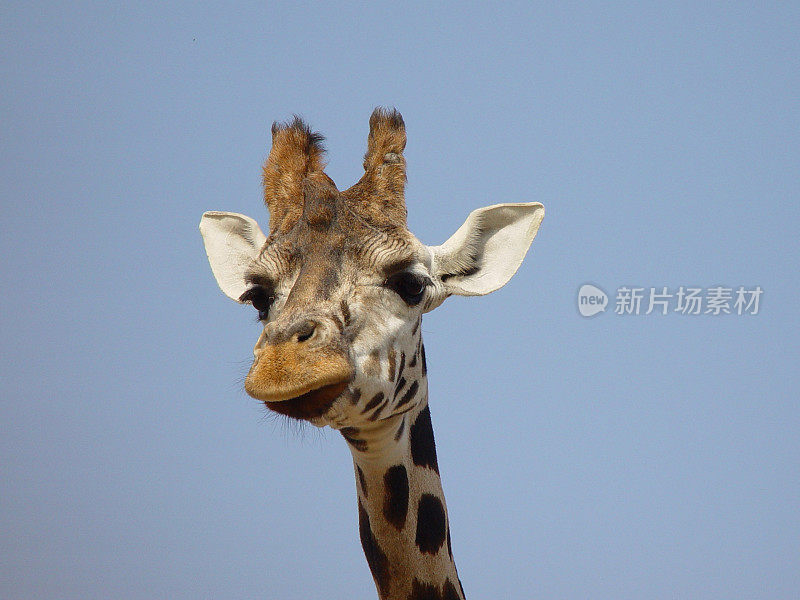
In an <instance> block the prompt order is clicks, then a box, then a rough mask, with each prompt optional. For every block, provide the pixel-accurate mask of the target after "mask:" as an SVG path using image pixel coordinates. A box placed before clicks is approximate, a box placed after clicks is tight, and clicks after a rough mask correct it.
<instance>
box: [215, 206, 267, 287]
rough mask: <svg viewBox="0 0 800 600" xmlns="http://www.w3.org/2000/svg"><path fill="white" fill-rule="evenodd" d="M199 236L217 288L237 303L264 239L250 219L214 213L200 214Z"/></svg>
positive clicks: (259, 229)
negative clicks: (201, 215) (248, 269)
mask: <svg viewBox="0 0 800 600" xmlns="http://www.w3.org/2000/svg"><path fill="white" fill-rule="evenodd" d="M200 234H201V235H202V236H203V243H204V244H205V246H206V254H207V255H208V262H209V263H210V264H211V271H212V272H213V273H214V277H216V279H217V284H218V285H219V288H220V289H221V290H222V291H223V293H224V294H225V295H226V296H227V297H228V298H231V299H232V300H236V301H237V302H239V298H240V297H241V295H242V294H244V293H245V292H246V291H247V283H246V282H245V279H244V277H245V272H246V270H247V268H248V267H249V266H250V263H251V262H252V261H253V259H254V258H256V257H257V256H258V254H259V252H261V248H262V247H263V245H264V242H265V241H266V240H267V237H266V236H265V235H264V234H263V233H262V231H261V228H260V227H259V226H258V223H256V222H255V221H254V220H253V219H251V218H250V217H246V216H245V215H240V214H237V213H229V212H216V211H212V212H207V213H203V218H202V219H200Z"/></svg>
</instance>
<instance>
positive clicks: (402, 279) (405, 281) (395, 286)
mask: <svg viewBox="0 0 800 600" xmlns="http://www.w3.org/2000/svg"><path fill="white" fill-rule="evenodd" d="M384 285H385V286H386V287H388V288H389V289H391V290H394V292H395V293H397V295H399V296H400V297H401V298H402V299H403V302H405V303H406V304H408V305H409V306H416V305H417V304H419V303H420V302H421V301H422V298H423V296H424V295H425V288H426V287H428V285H430V280H429V279H428V278H427V277H423V276H422V275H418V274H416V273H411V272H409V271H401V272H399V273H395V274H394V275H391V276H390V277H388V278H387V279H386V282H385V283H384Z"/></svg>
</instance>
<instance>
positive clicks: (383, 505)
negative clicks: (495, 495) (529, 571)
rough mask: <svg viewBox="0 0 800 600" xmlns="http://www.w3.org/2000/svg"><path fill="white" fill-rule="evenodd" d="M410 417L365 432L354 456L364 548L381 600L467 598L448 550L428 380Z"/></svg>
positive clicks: (445, 509)
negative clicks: (363, 442) (362, 442)
mask: <svg viewBox="0 0 800 600" xmlns="http://www.w3.org/2000/svg"><path fill="white" fill-rule="evenodd" d="M419 384H420V402H419V403H418V404H417V405H416V406H415V408H414V409H413V410H411V411H409V412H407V413H405V414H402V415H397V416H394V417H391V418H389V419H384V420H382V421H379V422H377V423H376V424H375V427H374V428H371V429H362V430H361V431H360V435H359V437H360V438H361V439H363V440H364V441H365V442H366V443H365V444H363V445H360V446H361V448H362V449H359V448H358V447H356V446H354V445H353V444H352V443H351V444H349V446H350V450H351V452H352V454H353V462H354V464H355V474H356V490H357V495H358V522H359V533H360V537H361V545H362V547H363V549H364V554H365V555H366V557H367V562H368V564H369V567H370V570H371V571H372V576H373V578H374V579H375V585H376V587H377V588H378V595H379V597H380V598H381V600H395V599H400V598H402V599H403V600H406V599H409V600H413V599H423V598H431V599H437V600H438V599H441V600H459V599H461V600H463V598H464V593H463V590H462V589H461V582H460V581H459V579H458V574H457V572H456V566H455V563H454V562H453V553H452V549H451V545H450V529H449V521H448V518H447V507H446V504H445V500H444V493H443V491H442V482H441V479H440V477H439V467H438V463H437V460H436V447H435V444H434V439H433V428H432V426H431V417H430V410H429V408H428V397H427V396H428V392H427V382H426V381H425V378H424V377H423V378H421V380H420V382H419Z"/></svg>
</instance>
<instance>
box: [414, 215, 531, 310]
mask: <svg viewBox="0 0 800 600" xmlns="http://www.w3.org/2000/svg"><path fill="white" fill-rule="evenodd" d="M543 218H544V206H542V205H541V204H540V203H538V202H525V203H514V204H495V205H493V206H487V207H485V208H479V209H478V210H475V211H473V212H472V213H470V215H469V216H468V217H467V220H466V221H465V222H464V224H463V225H462V226H461V227H459V228H458V231H456V232H455V233H454V234H453V236H452V237H451V238H450V239H448V240H447V241H446V242H445V243H444V244H442V245H441V246H434V247H431V249H430V250H431V252H432V253H433V256H434V265H433V270H434V274H435V275H436V276H437V277H438V278H439V279H440V280H441V282H442V285H443V286H444V288H445V290H446V292H447V293H448V294H457V295H460V296H481V295H483V294H488V293H490V292H493V291H495V290H497V289H499V288H501V287H503V286H504V285H505V284H506V283H508V280H509V279H511V277H512V276H513V275H514V273H516V272H517V269H518V268H519V266H520V264H522V259H523V258H525V254H526V253H527V252H528V248H529V247H530V245H531V242H533V238H534V237H536V232H537V231H538V230H539V225H540V224H541V222H542V219H543Z"/></svg>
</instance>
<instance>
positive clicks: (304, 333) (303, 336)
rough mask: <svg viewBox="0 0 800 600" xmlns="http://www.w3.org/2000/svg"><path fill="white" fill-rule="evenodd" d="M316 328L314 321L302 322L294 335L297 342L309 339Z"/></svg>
mask: <svg viewBox="0 0 800 600" xmlns="http://www.w3.org/2000/svg"><path fill="white" fill-rule="evenodd" d="M316 329H317V323H316V322H315V321H306V322H305V323H303V324H302V325H301V326H300V327H299V328H298V329H297V332H296V333H295V335H296V336H297V341H298V342H305V341H306V340H308V339H310V338H311V336H312V335H314V332H315V331H316Z"/></svg>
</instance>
